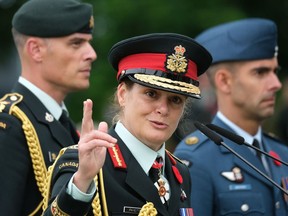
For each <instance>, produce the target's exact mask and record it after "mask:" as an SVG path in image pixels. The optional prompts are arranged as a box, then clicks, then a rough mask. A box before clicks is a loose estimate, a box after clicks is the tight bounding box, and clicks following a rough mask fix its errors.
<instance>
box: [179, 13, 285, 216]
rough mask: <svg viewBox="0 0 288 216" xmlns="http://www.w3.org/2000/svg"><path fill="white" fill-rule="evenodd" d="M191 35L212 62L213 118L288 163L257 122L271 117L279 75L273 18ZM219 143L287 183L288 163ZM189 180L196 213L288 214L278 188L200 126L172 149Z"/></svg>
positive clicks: (215, 215)
mask: <svg viewBox="0 0 288 216" xmlns="http://www.w3.org/2000/svg"><path fill="white" fill-rule="evenodd" d="M196 40H197V41H198V42H199V43H200V44H202V45H203V46H204V47H205V48H207V49H208V50H209V51H210V53H211V54H212V57H213V63H212V65H211V66H210V67H209V69H208V71H207V75H208V77H209V79H210V82H211V84H212V86H213V87H214V88H215V93H216V97H217V103H218V112H217V114H216V116H215V117H214V119H213V121H212V123H213V124H215V125H218V126H220V127H222V128H225V129H227V130H229V131H232V132H233V133H236V134H238V135H240V136H242V137H244V138H245V141H246V142H247V143H249V144H252V143H253V141H254V140H257V141H258V143H260V147H261V149H262V150H264V151H266V152H268V153H269V154H271V155H274V156H276V157H279V158H281V159H282V160H283V161H288V149H287V147H286V146H285V145H283V144H282V143H281V142H280V141H279V140H277V139H275V138H273V137H271V136H269V135H267V134H265V133H264V131H263V129H262V127H261V125H262V123H263V121H264V120H265V119H267V118H269V117H271V116H272V115H273V114H274V106H275V99H276V95H275V94H276V92H277V91H278V90H279V89H280V88H281V83H280V81H279V79H278V77H277V71H278V69H279V65H278V61H277V51H278V46H277V27H276V25H275V23H274V22H273V21H271V20H267V19H260V18H251V19H243V20H239V21H233V22H229V23H225V24H222V25H218V26H216V27H212V28H211V29H208V30H206V31H204V32H203V33H201V34H200V35H198V36H197V37H196ZM224 142H225V143H226V144H227V145H229V146H230V147H231V148H232V149H234V150H235V151H236V152H237V153H239V154H240V155H242V156H243V157H244V158H246V159H247V160H248V161H249V162H250V163H252V164H253V165H254V166H255V167H256V168H258V169H259V170H260V171H261V172H263V173H265V174H266V175H268V176H270V178H272V179H273V180H274V181H275V182H277V184H279V185H280V184H282V187H283V188H285V187H286V186H285V185H287V176H288V168H287V166H286V165H283V164H281V163H278V162H277V161H275V160H273V159H270V158H269V157H267V156H265V155H263V154H262V156H261V155H260V156H259V158H258V157H257V153H256V152H253V151H252V150H251V149H250V148H248V147H247V146H245V145H242V146H239V145H237V144H235V143H233V142H232V141H230V140H228V139H224ZM174 153H175V155H176V156H177V157H179V158H180V159H182V160H185V161H186V163H187V165H188V167H189V170H190V174H191V178H192V194H191V205H192V207H193V210H194V213H195V215H203V216H204V215H205V216H218V215H265V216H272V215H275V216H276V215H277V216H284V215H288V209H287V199H286V196H285V195H284V193H283V192H282V191H281V190H279V189H278V188H277V187H275V186H274V185H273V184H271V183H270V182H269V181H267V180H266V179H265V178H264V177H262V176H261V175H260V174H259V173H257V172H256V171H255V170H253V169H252V168H250V167H249V166H248V165H246V164H245V163H244V162H243V161H242V160H240V159H239V158H238V157H236V156H235V155H234V154H233V153H231V152H229V151H228V150H227V149H226V148H224V147H223V146H218V145H216V144H214V143H213V142H212V141H211V140H209V139H208V138H207V137H206V136H205V135H203V134H202V133H201V132H199V131H195V132H194V133H192V134H189V135H188V136H187V137H185V138H184V139H183V140H182V141H181V142H180V143H179V145H178V146H177V147H176V149H175V152H174Z"/></svg>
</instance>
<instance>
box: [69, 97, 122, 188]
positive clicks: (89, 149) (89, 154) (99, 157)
mask: <svg viewBox="0 0 288 216" xmlns="http://www.w3.org/2000/svg"><path fill="white" fill-rule="evenodd" d="M92 108H93V102H92V100H90V99H88V100H86V101H84V107H83V119H82V129H81V135H80V140H79V143H78V151H79V153H78V154H79V167H78V171H77V172H76V173H75V176H74V180H73V183H74V184H75V185H76V186H77V188H78V189H79V190H81V191H82V192H84V193H85V192H87V189H88V188H89V186H90V184H91V182H92V181H93V179H94V177H95V176H96V175H97V174H98V173H99V171H100V169H101V168H102V166H103V164H104V161H105V157H106V151H107V148H109V147H113V146H114V144H115V143H116V142H117V140H116V139H115V138H113V137H112V136H110V135H109V134H108V133H107V131H108V125H107V123H106V122H100V124H99V126H98V130H95V129H94V122H93V119H92Z"/></svg>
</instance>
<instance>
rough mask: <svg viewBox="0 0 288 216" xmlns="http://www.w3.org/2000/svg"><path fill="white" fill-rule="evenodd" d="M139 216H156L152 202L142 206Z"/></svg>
mask: <svg viewBox="0 0 288 216" xmlns="http://www.w3.org/2000/svg"><path fill="white" fill-rule="evenodd" d="M138 215H139V216H156V215H157V210H156V209H155V208H154V204H153V203H152V202H147V203H146V204H145V205H143V206H142V208H141V210H140V212H139V214H138Z"/></svg>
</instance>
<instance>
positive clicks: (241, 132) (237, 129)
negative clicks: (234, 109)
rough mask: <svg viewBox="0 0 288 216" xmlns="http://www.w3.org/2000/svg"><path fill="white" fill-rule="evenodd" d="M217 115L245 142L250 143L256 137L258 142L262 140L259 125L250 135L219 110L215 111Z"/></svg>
mask: <svg viewBox="0 0 288 216" xmlns="http://www.w3.org/2000/svg"><path fill="white" fill-rule="evenodd" d="M216 115H217V117H218V118H219V119H221V120H222V121H223V122H224V123H225V124H227V125H228V126H229V127H230V128H231V129H232V130H233V131H234V132H235V133H236V134H237V135H239V136H242V137H243V138H244V139H245V142H247V143H249V144H252V143H253V140H254V139H257V140H258V141H259V142H260V143H261V142H262V137H261V133H262V128H261V127H259V128H258V131H257V133H256V135H255V136H251V135H250V134H249V133H247V132H246V131H244V130H243V129H242V128H240V127H238V126H237V125H236V124H234V123H233V122H232V121H230V120H229V119H228V118H227V117H226V116H224V115H223V113H221V112H220V111H218V112H217V114H216Z"/></svg>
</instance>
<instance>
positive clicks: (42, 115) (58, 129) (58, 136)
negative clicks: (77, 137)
mask: <svg viewBox="0 0 288 216" xmlns="http://www.w3.org/2000/svg"><path fill="white" fill-rule="evenodd" d="M15 91H16V92H18V93H20V94H22V95H23V96H24V100H23V103H24V104H25V105H26V106H25V108H27V109H28V110H29V111H30V112H31V114H32V115H33V116H34V118H35V119H36V120H37V121H38V122H39V123H40V124H44V125H46V126H47V127H48V128H49V130H50V132H51V133H50V134H51V136H52V137H53V138H54V139H55V140H57V142H58V144H59V145H60V146H61V147H65V146H68V145H73V144H75V141H74V140H73V138H72V136H71V135H69V134H68V132H67V131H66V130H65V128H63V126H62V125H61V124H60V123H59V122H58V121H57V120H56V119H54V117H52V115H51V114H50V113H49V111H48V110H47V109H46V107H44V105H43V104H42V103H41V102H40V101H39V100H38V98H37V97H35V95H34V94H33V93H32V92H30V91H29V90H28V89H27V88H25V87H24V86H22V85H21V84H19V85H17V87H16V88H15ZM28 117H29V116H28ZM51 117H52V118H51ZM36 130H37V128H36ZM40 139H41V138H40Z"/></svg>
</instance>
